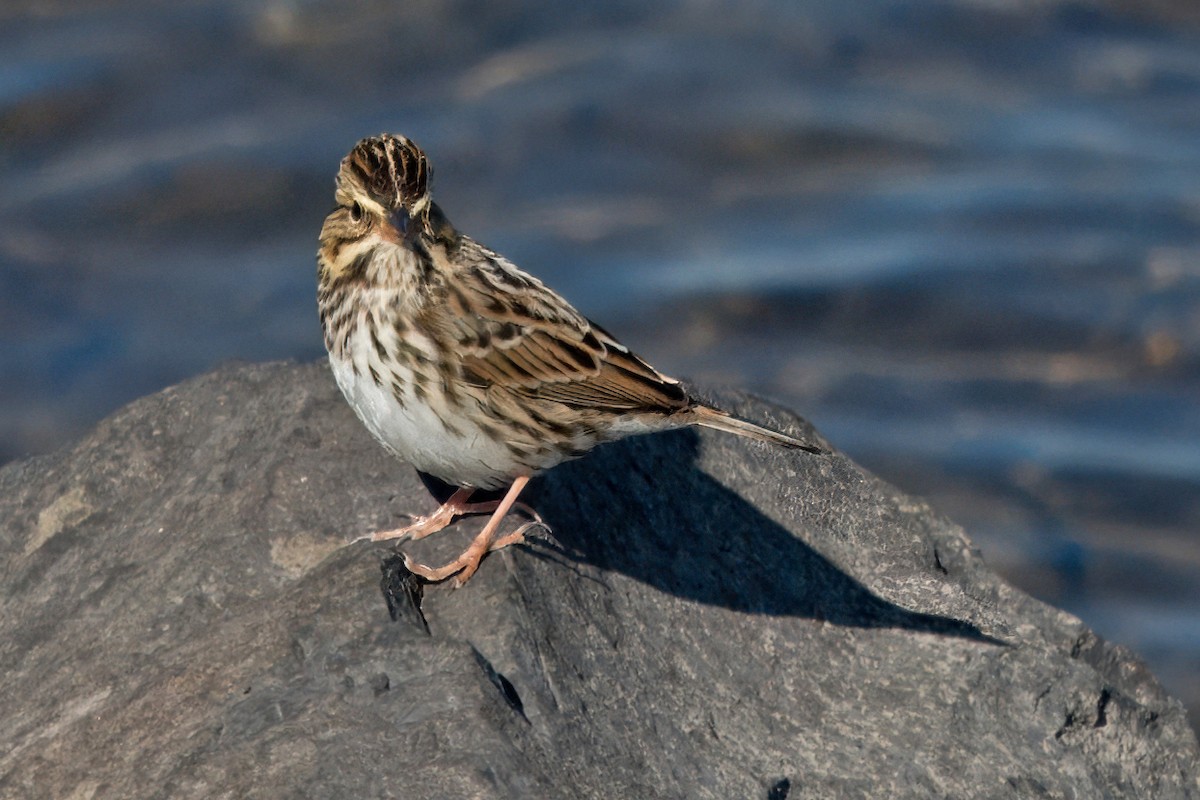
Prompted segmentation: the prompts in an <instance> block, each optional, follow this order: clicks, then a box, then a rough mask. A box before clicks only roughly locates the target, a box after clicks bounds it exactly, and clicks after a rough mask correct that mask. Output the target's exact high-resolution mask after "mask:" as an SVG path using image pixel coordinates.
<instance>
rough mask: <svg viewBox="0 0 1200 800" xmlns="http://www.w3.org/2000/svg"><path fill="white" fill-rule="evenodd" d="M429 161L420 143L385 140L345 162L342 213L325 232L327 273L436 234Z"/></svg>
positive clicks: (372, 140)
mask: <svg viewBox="0 0 1200 800" xmlns="http://www.w3.org/2000/svg"><path fill="white" fill-rule="evenodd" d="M429 177H430V168H429V161H428V159H426V158H425V153H424V152H423V151H422V150H421V148H420V147H418V146H417V145H416V143H414V142H412V141H410V140H408V139H406V138H405V137H403V136H396V135H392V134H386V133H385V134H381V135H379V136H372V137H369V138H367V139H363V140H362V141H361V142H359V143H358V144H356V145H355V146H354V149H353V150H351V151H350V154H349V155H347V156H346V157H345V158H344V159H342V164H341V168H340V169H339V170H338V175H337V191H336V193H335V198H336V200H337V208H335V209H334V210H333V211H332V212H330V214H329V216H328V217H326V218H325V224H324V226H323V227H322V228H321V250H320V252H319V253H318V258H319V260H320V261H321V262H322V269H323V270H325V269H328V270H329V271H330V272H331V273H333V274H335V275H336V274H339V273H342V272H343V271H344V270H346V269H349V268H351V267H352V266H353V264H354V260H355V259H356V258H357V257H358V256H359V255H361V254H362V253H364V252H366V251H367V250H368V249H373V248H374V247H376V246H377V245H379V244H382V243H390V244H392V245H395V246H402V245H404V244H405V243H406V242H411V241H412V240H413V239H414V238H415V237H417V236H419V235H421V234H422V233H426V232H428V231H429V229H430V221H429V214H430V209H431V207H432V205H433V204H432V201H431V200H430V196H429Z"/></svg>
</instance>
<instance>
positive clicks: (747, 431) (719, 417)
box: [689, 405, 828, 455]
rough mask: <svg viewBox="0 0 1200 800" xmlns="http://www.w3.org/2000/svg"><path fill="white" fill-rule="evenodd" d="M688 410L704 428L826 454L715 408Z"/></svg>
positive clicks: (704, 407) (782, 434)
mask: <svg viewBox="0 0 1200 800" xmlns="http://www.w3.org/2000/svg"><path fill="white" fill-rule="evenodd" d="M689 410H690V411H691V413H692V416H693V419H694V420H695V422H696V424H697V425H703V426H704V427H706V428H716V429H717V430H719V431H725V432H727V433H736V434H737V435H738V436H745V437H746V438H747V439H757V440H758V441H760V442H767V443H768V444H774V445H779V446H780V447H787V448H789V449H793V450H804V451H806V452H809V453H816V454H817V455H823V454H826V453H827V452H828V451H826V450H823V449H821V448H820V447H817V446H816V445H812V444H808V443H806V442H802V441H800V440H799V439H795V438H793V437H791V436H788V435H787V434H786V433H780V432H779V431H773V430H771V429H770V428H764V427H762V426H760V425H755V424H754V423H753V422H746V421H745V420H743V419H738V418H737V417H731V416H730V415H728V414H726V413H725V412H724V411H717V410H716V409H715V408H709V407H708V406H700V405H698V406H695V407H693V408H691V409H689Z"/></svg>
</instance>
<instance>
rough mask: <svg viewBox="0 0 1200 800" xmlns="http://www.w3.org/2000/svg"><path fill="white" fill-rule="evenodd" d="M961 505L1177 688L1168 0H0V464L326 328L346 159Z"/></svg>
mask: <svg viewBox="0 0 1200 800" xmlns="http://www.w3.org/2000/svg"><path fill="white" fill-rule="evenodd" d="M381 131H393V132H399V133H405V134H407V135H409V136H410V137H412V138H414V139H415V140H416V141H418V142H419V143H421V144H422V145H423V146H424V147H425V149H426V150H427V151H428V152H429V154H430V157H431V159H432V162H433V164H434V170H435V189H436V197H437V198H438V200H439V202H440V203H441V205H442V207H443V208H444V209H445V210H446V211H447V213H448V215H449V216H450V219H451V220H453V221H454V222H455V223H456V224H457V225H458V226H459V227H460V228H461V229H463V230H465V231H468V232H470V233H472V234H473V235H474V236H475V237H476V238H478V239H480V240H482V241H484V242H485V243H488V244H490V245H492V246H494V247H496V248H497V249H499V250H501V251H502V252H504V253H506V254H507V255H509V256H510V257H511V258H513V259H514V260H515V261H516V262H517V263H518V264H521V265H522V266H524V267H525V268H527V269H529V270H531V271H533V272H535V273H537V274H538V275H540V276H542V277H543V278H545V279H546V280H547V281H548V282H549V283H550V284H551V285H553V286H555V287H556V288H558V289H559V290H560V291H562V292H563V293H564V294H565V295H566V296H567V297H568V298H570V299H571V300H573V301H574V302H575V303H576V304H577V305H578V306H579V307H580V308H581V309H582V310H584V311H585V312H586V313H588V314H589V315H590V316H593V317H594V318H596V319H598V320H601V321H602V322H603V324H604V325H605V326H606V327H607V328H609V329H610V330H613V331H614V332H615V333H617V335H618V336H620V337H621V338H622V339H624V340H625V341H626V342H627V343H629V344H630V345H632V346H633V347H634V348H635V349H637V350H639V351H640V352H642V353H643V354H644V355H646V356H647V357H648V358H650V360H651V361H653V362H654V363H656V364H657V365H658V366H659V367H661V368H662V369H664V370H665V371H668V372H673V373H681V374H684V375H688V376H690V377H691V378H693V379H694V380H696V381H699V382H702V383H722V384H731V385H740V386H744V387H747V388H749V389H752V390H754V391H757V392H759V393H762V394H766V395H768V396H771V397H774V398H775V399H777V400H780V401H782V402H784V403H785V404H787V405H789V406H792V407H794V408H796V409H797V410H798V411H800V412H801V413H803V414H804V415H806V416H807V417H809V418H811V419H812V420H813V421H814V422H815V423H816V424H817V425H818V427H819V428H820V429H821V430H822V431H823V432H824V433H825V434H826V435H827V436H828V437H829V439H830V440H831V441H832V442H834V443H835V444H836V446H838V447H839V448H841V449H843V450H844V451H846V452H848V453H849V454H850V455H852V456H853V457H854V458H855V459H856V460H857V461H859V462H860V463H862V464H863V465H865V466H867V467H868V468H869V469H871V470H873V471H874V472H876V473H877V474H879V475H881V476H882V477H884V478H886V479H887V480H889V481H890V482H892V483H894V484H896V485H898V486H900V487H901V488H903V489H905V490H907V491H909V492H912V493H915V494H918V495H922V496H925V497H926V498H928V499H929V500H930V501H931V503H932V504H933V505H934V506H935V507H936V508H938V509H939V510H941V511H943V512H945V513H946V514H947V515H949V516H950V517H952V518H954V519H955V520H957V521H958V522H960V523H962V524H963V525H964V526H965V527H966V529H967V530H968V532H969V533H970V534H971V536H972V538H973V539H974V541H975V542H976V544H977V545H978V547H979V548H980V549H981V550H982V551H983V553H984V556H985V558H986V559H987V560H988V561H989V562H990V563H991V564H992V565H993V566H994V567H995V568H996V569H998V570H999V571H1000V572H1001V573H1002V574H1004V575H1005V576H1006V577H1007V578H1008V579H1009V580H1010V581H1012V582H1013V583H1015V584H1016V585H1018V586H1020V587H1022V588H1024V589H1025V590H1027V591H1029V592H1030V593H1032V594H1034V595H1036V596H1038V597H1041V598H1044V599H1045V600H1047V601H1049V602H1051V603H1054V604H1056V605H1059V606H1062V607H1064V608H1066V609H1068V610H1070V611H1071V612H1073V613H1075V614H1077V615H1079V616H1080V617H1082V618H1083V619H1084V620H1085V621H1086V622H1087V623H1088V624H1090V625H1091V626H1093V627H1095V628H1096V629H1097V630H1098V631H1099V632H1100V633H1101V634H1103V635H1104V636H1106V637H1108V638H1111V639H1114V640H1116V641H1119V642H1122V643H1125V644H1128V645H1130V646H1132V647H1133V648H1135V649H1136V650H1137V651H1139V652H1140V653H1141V654H1142V655H1143V656H1144V657H1145V658H1146V659H1147V660H1148V661H1149V663H1150V665H1151V666H1152V668H1153V669H1154V670H1155V672H1156V673H1157V674H1158V675H1159V676H1160V677H1161V678H1162V680H1163V681H1164V682H1165V683H1166V685H1167V686H1168V688H1169V689H1170V690H1171V691H1172V692H1173V693H1174V694H1175V695H1176V696H1178V697H1180V698H1182V699H1183V700H1184V701H1185V702H1186V703H1187V704H1188V705H1189V707H1190V709H1191V718H1192V720H1193V724H1195V722H1196V720H1197V717H1198V715H1200V546H1198V545H1200V4H1196V3H1195V2H1193V0H1178V1H1177V2H1175V1H1174V0H1159V1H1158V2H1150V3H1139V2H1133V1H1132V0H1130V2H1127V3H1126V2H1120V1H1119V0H1113V1H1112V2H1103V1H1102V0H1078V1H1077V2H1062V1H1061V0H948V1H946V2H914V3H896V2H882V1H881V0H856V2H854V3H842V2H837V1H836V0H812V2H804V3H796V2H788V0H750V2H718V1H717V0H711V1H710V0H680V1H679V2H667V3H657V4H654V3H645V2H640V0H639V2H580V3H573V4H569V3H559V2H540V3H539V2H528V3H497V2H481V1H479V0H463V1H461V2H459V1H456V0H418V1H417V2H407V3H390V2H370V1H369V0H359V1H358V2H350V3H342V2H332V0H292V1H291V2H289V1H287V0H259V1H258V2H255V1H253V0H251V2H234V1H233V0H217V1H214V2H179V3H161V4H159V3H145V2H137V1H136V0H111V2H103V1H102V0H92V1H91V2H89V0H79V1H78V2H72V3H65V2H64V3H55V2H39V3H28V4H24V3H21V2H9V3H6V4H5V5H4V6H3V8H2V9H0V337H2V342H0V344H2V348H0V370H2V375H3V382H2V384H0V461H7V460H11V459H14V458H19V457H22V456H24V455H27V454H32V453H41V452H46V451H48V450H50V449H52V448H54V447H57V446H59V445H62V444H64V443H66V442H68V441H70V440H71V439H73V438H74V437H76V436H78V435H79V434H81V433H82V432H84V431H85V430H87V429H88V428H89V427H90V426H91V425H92V424H93V423H94V422H95V421H96V420H97V419H99V418H100V417H102V416H104V415H106V414H108V413H109V412H111V411H112V410H113V409H115V408H117V407H118V406H120V405H121V404H123V403H125V402H127V401H129V400H132V399H134V398H135V397H138V396H140V395H142V394H145V393H148V392H151V391H153V390H156V389H159V388H161V387H163V386H166V385H168V384H171V383H174V382H176V381H178V380H180V379H182V378H185V377H187V376H190V375H193V374H196V373H199V372H202V371H204V370H207V369H209V368H210V367H212V366H214V365H215V364H218V363H220V362H222V361H226V360H229V359H234V358H238V359H248V360H263V359H278V358H299V359H311V358H316V357H319V356H321V355H322V346H321V341H320V337H319V329H318V324H317V320H316V313H315V301H314V280H315V277H314V276H315V265H314V251H315V247H316V241H315V240H316V235H317V231H318V229H319V227H320V224H321V220H322V218H323V217H324V215H325V213H326V212H327V211H328V209H329V208H330V207H331V205H332V188H333V175H334V172H335V170H336V167H337V164H338V161H339V159H340V158H341V157H342V156H343V155H344V154H345V152H346V151H347V150H348V149H349V148H350V147H351V146H352V145H353V144H354V142H355V141H356V140H358V139H359V138H360V137H362V136H364V135H368V134H374V133H378V132H381Z"/></svg>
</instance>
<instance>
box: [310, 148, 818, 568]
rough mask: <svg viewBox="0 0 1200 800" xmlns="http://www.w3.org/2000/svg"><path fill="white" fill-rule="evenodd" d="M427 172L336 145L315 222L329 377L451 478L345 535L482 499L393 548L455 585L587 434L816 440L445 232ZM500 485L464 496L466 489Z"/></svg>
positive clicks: (377, 151) (401, 447)
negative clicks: (790, 431)
mask: <svg viewBox="0 0 1200 800" xmlns="http://www.w3.org/2000/svg"><path fill="white" fill-rule="evenodd" d="M429 177H430V168H429V162H428V161H427V160H426V158H425V154H424V153H423V152H422V151H421V149H420V148H419V147H417V145H416V144H414V143H413V142H411V141H409V140H408V139H406V138H404V137H403V136H391V135H386V134H385V135H381V136H378V137H373V138H369V139H364V140H362V141H361V142H359V143H358V145H356V146H355V148H354V149H353V150H352V151H350V154H349V155H348V156H346V158H345V159H343V160H342V164H341V168H340V169H339V171H338V175H337V191H336V195H335V197H336V199H337V208H335V209H334V210H333V212H332V213H330V214H329V216H328V217H326V218H325V224H324V226H323V227H322V228H321V247H320V250H319V251H318V253H317V278H318V284H319V288H318V305H319V307H320V312H321V325H322V327H323V329H324V333H325V347H326V348H327V349H328V350H329V361H330V364H331V365H332V367H333V374H334V377H335V378H336V380H337V384H338V386H339V387H340V388H341V390H342V393H343V394H344V395H345V396H346V400H347V401H349V403H350V405H351V407H352V408H353V409H354V411H355V413H357V414H358V417H359V419H361V420H362V422H363V424H364V425H366V426H367V429H368V430H370V431H371V433H372V434H373V435H374V436H375V438H376V439H378V440H379V442H380V443H381V444H382V445H383V446H384V447H385V448H387V449H388V450H389V451H390V452H391V453H392V454H393V455H396V456H398V457H399V458H401V459H403V460H405V461H407V462H408V463H410V464H412V465H413V466H414V467H416V468H417V469H418V470H420V471H421V472H424V473H428V474H430V475H433V476H434V477H437V478H439V479H441V480H442V481H444V482H446V483H447V484H450V485H452V486H456V487H459V488H458V489H457V491H455V492H454V493H453V494H452V495H451V496H450V498H449V499H448V500H447V501H446V502H445V503H443V504H442V506H441V507H440V508H439V509H437V511H435V512H434V513H433V514H431V515H429V516H427V517H420V518H416V519H415V521H414V522H413V524H411V525H409V526H407V527H404V528H398V529H396V530H389V531H380V532H378V533H375V534H372V535H369V536H364V537H361V538H363V539H370V540H373V541H381V540H384V539H403V538H409V539H420V538H422V537H424V536H428V535H429V534H431V533H435V532H437V531H439V530H441V529H442V528H444V527H446V526H447V525H449V524H450V523H451V522H452V521H453V520H454V518H455V517H458V516H461V515H464V514H476V513H491V514H492V517H491V519H490V520H488V522H487V524H486V525H485V526H484V528H483V531H482V532H481V533H480V534H479V535H478V536H477V537H476V538H475V539H474V541H473V542H472V543H471V544H470V546H469V547H467V549H466V550H465V551H463V553H462V554H461V555H460V556H459V557H458V558H456V559H454V560H453V561H451V562H449V563H448V564H445V565H444V566H441V567H438V568H431V567H427V566H425V565H424V564H418V563H416V562H414V561H412V560H410V559H408V557H407V556H406V557H405V560H406V564H407V566H408V568H409V569H410V570H412V571H413V572H414V573H416V574H418V575H421V576H423V577H424V578H426V579H427V580H430V581H440V580H444V579H445V578H448V577H450V576H451V575H455V574H456V573H457V574H458V579H457V582H458V585H462V584H463V583H465V582H466V581H467V580H468V579H469V578H470V577H471V575H473V574H474V572H475V570H476V569H477V568H478V566H479V562H480V560H481V559H482V558H483V557H484V555H486V554H487V553H488V552H489V551H491V550H498V549H500V548H501V547H505V546H507V545H510V544H514V543H516V542H520V541H522V540H523V538H524V533H525V531H526V530H527V529H528V528H529V527H530V526H531V525H534V524H537V523H536V522H532V523H527V524H525V525H523V526H521V527H520V528H519V529H517V530H516V531H514V532H513V533H510V534H508V535H506V536H497V535H496V534H497V530H498V529H499V527H500V523H501V521H502V520H503V519H504V516H505V515H506V514H507V513H508V511H509V510H510V509H511V508H512V506H513V504H514V503H515V502H516V500H517V496H518V495H519V494H520V493H521V490H522V489H523V488H524V487H525V484H526V483H528V481H529V478H530V477H531V476H533V475H536V474H538V473H540V472H542V471H544V470H547V469H549V468H551V467H553V466H555V465H556V464H559V463H560V462H562V461H565V460H567V459H571V458H577V457H579V456H582V455H583V454H585V453H586V452H588V451H589V450H591V449H592V448H593V447H595V446H596V445H597V444H599V443H601V442H605V441H611V440H613V439H620V438H622V437H625V436H630V435H633V434H639V433H652V432H655V431H663V430H669V429H672V428H680V427H684V426H688V425H703V426H706V427H709V428H717V429H718V430H723V431H729V432H730V433H736V434H738V435H740V436H746V437H749V438H751V439H757V440H759V441H763V442H770V443H772V444H776V445H781V446H783V447H789V448H798V449H801V450H807V451H808V452H810V453H821V452H823V451H822V450H821V449H820V448H817V447H814V446H813V445H810V444H806V443H804V442H801V441H799V440H797V439H794V438H792V437H791V436H787V435H785V434H782V433H778V432H776V431H772V430H768V429H766V428H762V427H759V426H758V425H754V424H751V423H749V422H745V421H743V420H740V419H736V418H734V417H731V416H730V415H728V414H726V413H725V412H723V411H719V410H717V409H715V408H711V407H709V406H706V405H704V404H702V403H700V402H699V401H698V400H696V399H695V398H692V397H690V396H689V395H688V394H687V392H685V391H684V389H683V388H682V387H681V386H680V385H679V382H678V381H676V380H675V379H673V378H668V377H667V376H665V375H663V374H662V373H660V372H658V371H657V370H655V369H654V368H653V367H651V366H650V365H649V364H647V363H646V362H645V361H643V360H642V359H640V358H638V357H637V356H636V355H634V354H633V353H631V352H630V351H629V350H628V349H627V348H625V347H624V346H623V345H622V344H621V343H620V342H618V341H617V340H616V339H614V338H613V337H612V336H611V335H610V334H609V333H607V332H606V331H605V330H604V329H603V328H601V327H599V326H598V325H595V324H593V323H592V322H589V321H588V320H587V319H585V318H584V317H583V316H582V315H581V314H580V313H579V312H578V311H576V310H575V309H574V308H573V307H572V306H571V305H570V304H569V303H568V302H567V301H566V300H564V299H563V298H561V297H559V296H558V295H557V294H555V293H554V292H553V291H552V290H550V289H548V288H547V287H546V286H544V285H543V284H542V283H541V281H539V280H538V279H537V278H534V277H533V276H531V275H528V274H526V273H524V272H522V271H521V270H519V269H518V268H517V267H516V266H515V265H514V264H513V263H512V262H510V261H508V260H507V259H506V258H504V257H503V256H501V255H500V254H499V253H496V252H495V251H493V250H489V249H488V248H486V247H484V246H483V245H481V244H479V243H478V242H476V241H475V240H474V239H471V238H470V237H468V236H466V235H464V234H462V233H459V232H458V231H457V230H456V229H455V228H454V226H453V225H451V224H450V221H449V220H448V219H446V216H445V214H443V213H442V210H441V209H440V208H438V206H437V205H436V204H434V203H433V202H432V200H431V199H430V195H429ZM503 487H509V488H508V490H507V492H505V493H504V495H503V498H502V499H501V500H498V501H489V502H475V503H472V502H470V499H471V495H472V493H473V492H475V491H476V490H477V489H481V490H491V489H500V488H503ZM526 509H527V507H526ZM527 510H528V509H527ZM530 513H531V514H532V511H531V510H530ZM532 516H533V517H534V519H535V520H536V519H537V517H536V514H532Z"/></svg>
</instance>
